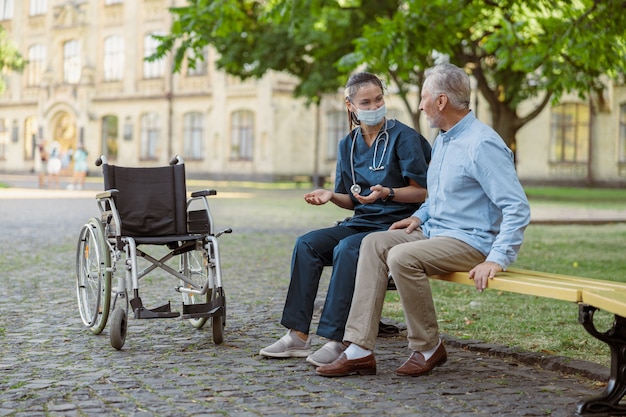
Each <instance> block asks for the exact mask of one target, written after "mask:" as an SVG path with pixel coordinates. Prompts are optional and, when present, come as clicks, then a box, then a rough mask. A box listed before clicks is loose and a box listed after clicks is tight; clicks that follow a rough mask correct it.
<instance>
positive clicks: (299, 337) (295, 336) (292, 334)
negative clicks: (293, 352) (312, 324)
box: [289, 329, 309, 346]
mask: <svg viewBox="0 0 626 417" xmlns="http://www.w3.org/2000/svg"><path fill="white" fill-rule="evenodd" d="M289 333H291V338H292V339H295V340H297V341H298V342H301V343H300V345H299V346H304V344H305V343H306V341H307V340H308V339H309V338H308V336H307V337H306V339H303V338H302V337H301V336H300V335H299V334H298V333H299V332H297V331H296V330H293V329H291V330H289Z"/></svg>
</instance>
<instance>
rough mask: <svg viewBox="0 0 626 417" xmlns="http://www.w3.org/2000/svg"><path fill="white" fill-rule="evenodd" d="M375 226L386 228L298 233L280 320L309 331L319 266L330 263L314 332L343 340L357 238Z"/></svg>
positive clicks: (357, 246)
mask: <svg viewBox="0 0 626 417" xmlns="http://www.w3.org/2000/svg"><path fill="white" fill-rule="evenodd" d="M377 230H386V227H381V228H380V229H378V228H376V229H371V230H364V229H363V228H361V227H351V226H341V225H339V226H335V227H329V228H326V229H319V230H313V231H311V232H308V233H306V234H304V235H302V236H300V237H298V239H297V240H296V243H295V246H294V249H293V255H292V258H291V281H290V283H289V291H288V292H287V299H286V301H285V308H284V309H283V317H282V319H281V322H280V323H281V324H282V325H283V326H285V327H287V328H288V329H294V330H297V331H299V332H302V333H305V334H308V333H309V328H310V326H311V320H312V318H313V309H314V303H315V297H316V295H317V291H318V288H319V284H320V277H321V275H322V270H323V269H324V267H325V266H332V267H333V270H332V274H331V277H330V284H329V286H328V293H327V295H326V301H325V303H324V311H323V312H322V316H321V317H320V322H319V325H318V327H317V334H318V335H319V336H322V337H325V338H327V339H331V340H337V341H341V340H343V332H344V330H345V326H346V321H347V320H348V313H349V312H350V304H351V303H352V293H353V292H354V281H355V277H356V265H357V260H358V257H359V248H360V246H361V240H363V238H364V237H365V236H367V235H368V234H369V233H371V232H374V231H377Z"/></svg>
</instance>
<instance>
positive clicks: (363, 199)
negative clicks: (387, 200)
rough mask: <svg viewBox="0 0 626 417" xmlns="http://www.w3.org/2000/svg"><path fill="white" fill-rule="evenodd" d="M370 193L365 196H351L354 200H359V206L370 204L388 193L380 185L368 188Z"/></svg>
mask: <svg viewBox="0 0 626 417" xmlns="http://www.w3.org/2000/svg"><path fill="white" fill-rule="evenodd" d="M370 191H371V193H370V194H369V195H366V196H362V195H359V194H352V195H353V196H354V198H356V199H357V200H359V202H360V203H361V204H370V203H373V202H374V201H376V200H378V199H379V198H384V197H386V196H387V192H388V191H387V189H386V188H385V187H383V186H382V185H380V184H376V185H372V186H371V187H370Z"/></svg>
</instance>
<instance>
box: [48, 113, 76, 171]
mask: <svg viewBox="0 0 626 417" xmlns="http://www.w3.org/2000/svg"><path fill="white" fill-rule="evenodd" d="M51 140H52V143H54V142H57V143H58V146H59V149H60V152H61V162H62V167H61V175H70V174H71V172H72V166H71V165H72V164H71V161H72V158H71V155H72V152H73V151H74V150H75V149H76V145H77V144H78V135H77V129H76V117H75V116H74V115H73V114H70V113H68V112H65V111H61V112H58V113H57V114H55V115H54V117H53V119H52V138H51ZM49 146H50V145H49Z"/></svg>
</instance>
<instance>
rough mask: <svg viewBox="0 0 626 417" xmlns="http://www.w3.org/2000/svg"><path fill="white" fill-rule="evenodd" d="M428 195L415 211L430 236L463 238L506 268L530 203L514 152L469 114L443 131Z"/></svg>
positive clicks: (434, 156)
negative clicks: (518, 175)
mask: <svg viewBox="0 0 626 417" xmlns="http://www.w3.org/2000/svg"><path fill="white" fill-rule="evenodd" d="M427 182H428V199H427V200H426V202H425V203H424V204H422V206H421V207H420V208H419V209H418V210H417V211H416V212H415V214H414V216H415V217H418V218H419V219H420V220H421V221H422V230H423V232H424V234H425V235H426V236H427V237H429V238H430V237H436V236H447V237H452V238H455V239H459V240H461V241H463V242H465V243H467V244H469V245H471V246H472V247H474V248H475V249H477V250H478V251H480V252H482V253H483V254H484V255H485V256H486V257H487V258H486V261H491V262H496V263H498V264H499V265H500V266H502V268H504V269H506V268H507V267H508V266H509V265H510V264H511V263H513V262H514V261H515V259H516V257H517V254H518V252H519V249H520V247H521V245H522V240H523V237H524V230H525V229H526V226H528V223H529V222H530V206H529V204H528V199H527V198H526V194H525V193H524V189H523V188H522V186H521V184H520V182H519V179H518V178H517V173H516V171H515V164H514V162H513V152H512V151H511V150H510V149H509V148H508V147H507V146H506V144H505V143H504V141H503V140H502V138H501V137H500V136H499V135H498V134H497V133H496V132H495V131H494V130H493V129H492V128H491V127H489V126H487V125H486V124H484V123H482V122H481V121H479V120H478V119H476V117H475V116H474V113H472V112H469V113H468V114H467V115H466V116H465V117H464V118H463V119H461V120H460V121H459V122H458V123H457V124H456V125H454V127H452V129H450V130H448V131H447V132H440V133H439V135H438V136H437V138H436V139H435V143H434V145H433V153H432V160H431V161H430V166H429V168H428V176H427Z"/></svg>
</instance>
